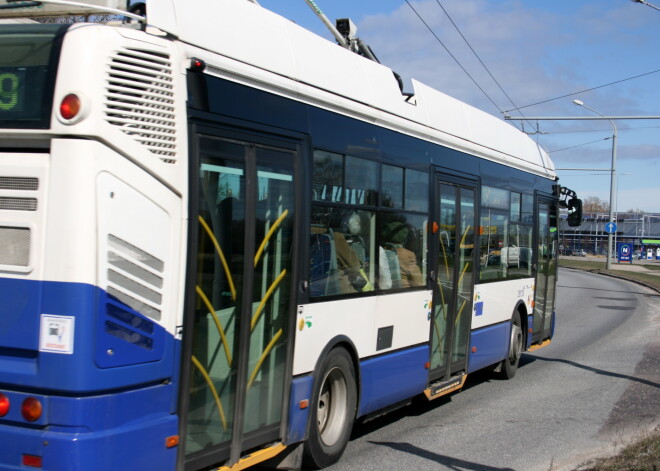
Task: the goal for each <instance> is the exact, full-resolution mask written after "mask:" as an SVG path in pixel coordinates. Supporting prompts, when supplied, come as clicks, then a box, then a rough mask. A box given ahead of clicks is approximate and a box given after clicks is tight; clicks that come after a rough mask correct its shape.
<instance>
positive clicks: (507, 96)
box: [435, 0, 533, 125]
mask: <svg viewBox="0 0 660 471" xmlns="http://www.w3.org/2000/svg"><path fill="white" fill-rule="evenodd" d="M435 1H436V3H437V4H438V6H439V7H440V8H441V9H442V11H443V12H444V13H445V15H446V16H447V18H449V21H450V22H451V24H452V25H454V28H456V31H458V34H460V36H461V38H463V41H465V44H467V46H468V47H469V48H470V50H471V51H472V54H474V56H475V57H476V58H477V60H478V61H479V63H480V64H481V65H482V66H483V68H484V69H485V70H486V72H488V75H490V78H492V79H493V82H495V83H496V84H497V86H498V88H499V89H500V91H501V92H502V93H503V94H504V96H506V98H507V99H508V100H509V102H510V103H511V104H512V105H513V106H514V107H515V108H514V109H515V110H518V111H520V108H518V106H517V105H516V104H515V103H514V102H513V100H512V99H511V97H510V96H509V94H508V93H507V92H506V91H505V90H504V88H503V87H502V85H500V82H498V80H497V79H496V78H495V76H494V75H493V74H492V73H491V71H490V69H488V67H487V66H486V64H485V63H484V61H483V60H481V57H479V54H477V51H475V50H474V48H473V47H472V45H471V44H470V42H469V41H468V40H467V38H466V37H465V36H464V35H463V33H462V32H461V30H460V28H459V27H458V25H457V24H456V23H455V22H454V20H453V19H452V17H451V16H450V15H449V12H447V10H446V9H445V7H444V6H442V3H440V0H435ZM500 111H501V110H500ZM521 114H522V113H521ZM524 116H525V115H523V117H524ZM530 124H532V123H531V122H530ZM532 125H533V124H532Z"/></svg>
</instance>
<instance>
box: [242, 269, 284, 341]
mask: <svg viewBox="0 0 660 471" xmlns="http://www.w3.org/2000/svg"><path fill="white" fill-rule="evenodd" d="M285 275H286V268H285V269H284V270H282V273H280V276H278V277H277V278H275V281H273V282H272V283H271V285H270V286H269V287H268V291H266V294H265V295H264V297H263V299H262V300H261V302H260V303H259V306H258V307H257V310H256V311H255V312H254V316H252V322H251V325H250V330H254V326H256V325H257V321H258V320H259V316H261V311H263V309H264V307H266V302H267V301H268V298H270V295H271V294H273V291H275V288H277V285H279V284H280V281H282V279H283V278H284V276H285Z"/></svg>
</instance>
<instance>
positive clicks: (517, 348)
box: [500, 311, 525, 379]
mask: <svg viewBox="0 0 660 471" xmlns="http://www.w3.org/2000/svg"><path fill="white" fill-rule="evenodd" d="M524 340H525V333H524V332H523V331H522V321H521V320H520V312H518V311H516V312H515V313H514V314H513V318H512V319H511V335H510V338H509V353H508V357H507V358H506V359H504V360H502V363H501V368H500V377H501V378H503V379H511V378H513V377H514V376H515V375H516V371H518V363H519V362H520V355H522V352H523V342H524Z"/></svg>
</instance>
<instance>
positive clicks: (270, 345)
mask: <svg viewBox="0 0 660 471" xmlns="http://www.w3.org/2000/svg"><path fill="white" fill-rule="evenodd" d="M282 333H283V331H282V329H280V330H278V331H277V333H276V334H275V336H274V337H273V338H272V340H271V341H270V342H269V343H268V345H267V346H266V349H265V350H264V351H263V353H262V354H261V357H260V358H259V361H258V362H257V365H256V366H255V367H254V371H252V374H251V375H250V380H249V381H248V384H247V387H248V389H250V388H251V387H252V383H254V380H255V378H256V377H257V373H258V372H259V370H260V369H261V365H262V364H263V362H264V360H265V359H266V357H267V356H268V355H269V354H270V351H271V350H272V349H273V347H274V346H275V344H276V343H277V341H278V340H279V339H280V337H281V336H282Z"/></svg>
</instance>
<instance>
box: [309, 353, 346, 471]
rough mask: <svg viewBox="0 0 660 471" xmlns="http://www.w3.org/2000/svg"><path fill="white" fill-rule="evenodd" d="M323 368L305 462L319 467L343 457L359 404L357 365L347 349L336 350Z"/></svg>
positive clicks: (318, 381)
mask: <svg viewBox="0 0 660 471" xmlns="http://www.w3.org/2000/svg"><path fill="white" fill-rule="evenodd" d="M319 371H320V375H319V376H318V378H317V381H316V384H315V386H314V396H313V402H312V409H311V411H310V421H311V423H310V428H309V437H308V438H307V441H306V442H305V450H304V462H305V465H306V466H308V467H313V468H318V469H320V468H325V467H326V466H330V465H331V464H333V463H335V462H337V461H338V460H339V458H340V457H341V455H342V453H343V452H344V449H345V448H346V444H347V443H348V439H349V438H350V436H351V429H352V428H353V421H354V419H355V409H356V404H357V393H356V391H357V387H356V381H355V369H354V368H353V361H352V360H351V357H350V355H349V354H348V352H347V351H346V350H345V349H343V348H335V349H334V350H332V351H331V352H330V353H329V354H328V356H327V357H326V358H325V360H324V361H323V365H322V367H321V368H320V369H319Z"/></svg>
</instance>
